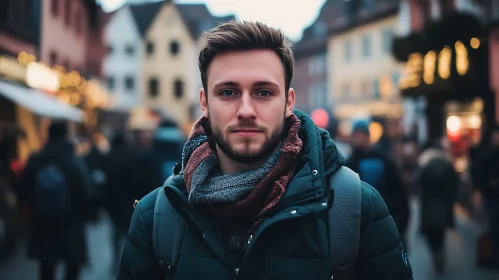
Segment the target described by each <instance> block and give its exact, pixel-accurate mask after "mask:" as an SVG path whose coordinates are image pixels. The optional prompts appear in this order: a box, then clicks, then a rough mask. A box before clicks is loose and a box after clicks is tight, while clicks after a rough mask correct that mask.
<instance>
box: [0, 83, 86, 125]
mask: <svg viewBox="0 0 499 280" xmlns="http://www.w3.org/2000/svg"><path fill="white" fill-rule="evenodd" d="M0 95H3V96H4V97H5V98H7V99H9V100H11V101H12V102H14V103H16V104H18V105H20V106H22V107H25V108H26V109H29V110H31V111H32V112H34V113H35V114H38V115H41V116H45V117H49V118H52V119H64V120H68V121H75V122H82V121H83V111H82V110H80V109H77V108H74V107H72V106H70V105H68V104H66V103H64V102H62V101H59V100H57V99H56V98H55V97H52V96H49V95H47V94H45V93H43V92H41V91H39V90H36V89H33V88H29V87H24V86H21V85H16V84H14V83H10V82H7V81H3V80H0Z"/></svg>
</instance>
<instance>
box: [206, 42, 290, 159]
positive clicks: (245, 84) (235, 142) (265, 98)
mask: <svg viewBox="0 0 499 280" xmlns="http://www.w3.org/2000/svg"><path fill="white" fill-rule="evenodd" d="M207 74H208V75H207V78H208V79H207V90H208V92H207V94H205V92H204V89H202V90H201V93H200V103H201V109H202V110H203V115H204V116H205V117H207V118H208V119H209V121H210V126H211V130H212V133H213V138H214V140H215V141H216V144H217V146H218V149H219V150H220V151H222V152H223V153H224V154H226V155H227V156H228V157H229V158H231V159H232V160H234V161H236V162H240V163H254V162H258V161H260V160H262V159H264V158H266V157H268V156H269V154H270V153H272V152H273V150H274V149H275V148H276V146H277V145H278V144H279V142H280V140H281V136H282V133H283V129H284V121H285V118H287V117H289V116H290V115H291V114H292V111H293V108H294V103H295V95H294V91H293V90H292V89H290V90H289V92H288V98H287V100H286V97H285V72H284V67H283V66H282V63H281V60H280V59H279V56H278V55H277V54H276V53H275V52H274V51H272V50H251V51H237V52H229V53H225V54H221V55H218V56H216V57H215V58H214V59H213V61H212V62H211V64H210V67H209V69H208V73H207Z"/></svg>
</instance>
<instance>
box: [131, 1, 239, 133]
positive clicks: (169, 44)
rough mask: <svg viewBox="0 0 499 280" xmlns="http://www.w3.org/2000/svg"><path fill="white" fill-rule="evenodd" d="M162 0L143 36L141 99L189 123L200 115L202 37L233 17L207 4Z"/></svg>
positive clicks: (181, 124)
mask: <svg viewBox="0 0 499 280" xmlns="http://www.w3.org/2000/svg"><path fill="white" fill-rule="evenodd" d="M159 3H162V4H161V8H160V10H159V12H158V13H157V15H156V16H155V17H154V20H153V22H152V23H151V25H150V27H149V28H148V29H147V31H146V32H145V35H144V38H143V40H144V41H143V44H144V52H145V54H144V59H143V62H142V74H141V77H142V82H141V91H140V94H141V100H142V104H143V105H145V106H146V107H148V108H151V109H154V110H156V111H160V112H161V113H162V114H164V115H166V116H168V117H170V118H172V119H174V120H175V121H176V122H177V123H178V124H179V125H180V126H182V127H189V126H191V125H192V123H193V122H194V121H195V119H197V118H198V117H199V116H200V111H199V105H198V102H199V92H200V89H201V87H202V84H201V79H200V74H199V70H198V65H197V59H198V54H199V45H200V44H199V37H200V35H201V33H202V32H203V31H206V30H208V29H210V28H213V27H215V26H216V25H217V24H218V23H219V22H220V21H224V20H227V19H230V18H231V17H230V16H229V17H224V18H217V17H214V16H212V15H211V14H210V13H209V11H208V9H207V8H206V6H205V5H204V4H192V5H190V4H185V5H184V4H174V3H171V2H169V1H166V2H159Z"/></svg>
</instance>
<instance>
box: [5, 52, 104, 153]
mask: <svg viewBox="0 0 499 280" xmlns="http://www.w3.org/2000/svg"><path fill="white" fill-rule="evenodd" d="M102 90H103V89H102V88H101V87H100V86H99V84H98V83H97V82H95V81H85V79H84V78H82V77H80V75H79V74H78V73H77V72H71V73H65V71H63V69H52V68H50V67H48V66H46V65H45V64H43V63H40V62H36V59H35V57H34V56H33V55H30V54H27V53H25V52H21V53H20V54H19V56H18V57H17V58H14V57H10V56H0V106H1V107H0V111H2V112H5V113H2V114H0V128H6V129H7V128H12V127H15V128H16V129H17V130H19V131H22V134H23V135H24V137H19V138H18V141H17V153H16V158H18V159H20V160H21V161H24V160H26V159H27V157H28V156H29V154H31V153H32V152H33V151H36V150H38V149H39V148H40V147H41V146H42V145H43V143H44V142H45V141H46V138H47V128H48V125H49V124H50V122H51V120H54V119H61V120H66V121H68V122H69V123H71V124H72V127H73V128H75V130H78V128H81V127H92V126H95V125H96V122H97V120H96V116H97V113H98V111H97V109H98V108H101V107H103V106H105V105H106V104H105V103H106V100H104V99H103V97H102V95H103V93H102Z"/></svg>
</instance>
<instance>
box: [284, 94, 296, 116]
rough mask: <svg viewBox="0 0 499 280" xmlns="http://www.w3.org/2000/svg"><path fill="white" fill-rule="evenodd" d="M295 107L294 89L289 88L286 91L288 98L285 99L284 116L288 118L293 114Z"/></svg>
mask: <svg viewBox="0 0 499 280" xmlns="http://www.w3.org/2000/svg"><path fill="white" fill-rule="evenodd" d="M294 109H295V90H294V89H292V88H290V89H289V91H288V100H286V118H289V117H290V116H291V114H293V110H294Z"/></svg>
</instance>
